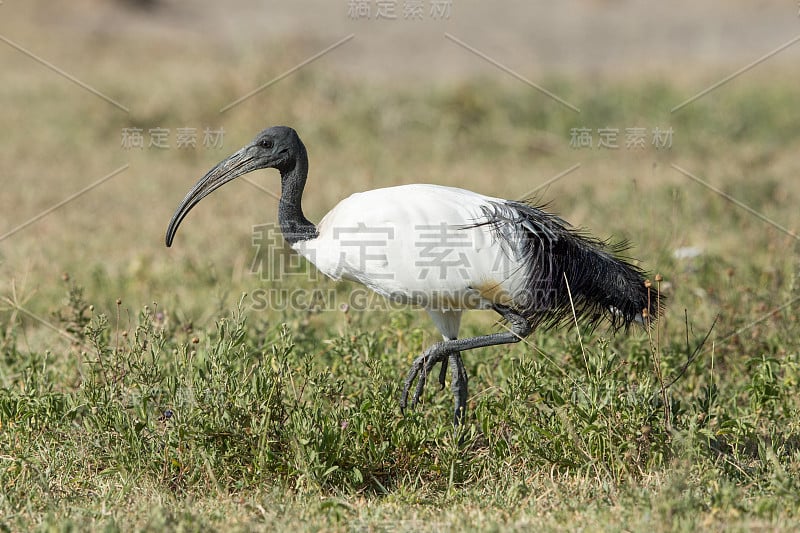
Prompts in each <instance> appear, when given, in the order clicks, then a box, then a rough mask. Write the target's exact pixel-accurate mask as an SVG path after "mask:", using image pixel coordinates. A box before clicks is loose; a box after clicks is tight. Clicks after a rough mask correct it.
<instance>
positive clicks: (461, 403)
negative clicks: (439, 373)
mask: <svg viewBox="0 0 800 533" xmlns="http://www.w3.org/2000/svg"><path fill="white" fill-rule="evenodd" d="M449 359H450V366H451V367H452V369H453V372H452V373H453V378H452V382H451V383H450V388H451V389H452V390H453V399H454V403H455V408H454V411H453V425H454V426H460V425H461V424H463V423H464V419H465V418H466V415H467V396H468V394H467V383H468V382H469V378H468V377H467V369H466V368H464V361H462V360H461V352H450V357H449ZM442 368H446V365H445V363H444V362H442Z"/></svg>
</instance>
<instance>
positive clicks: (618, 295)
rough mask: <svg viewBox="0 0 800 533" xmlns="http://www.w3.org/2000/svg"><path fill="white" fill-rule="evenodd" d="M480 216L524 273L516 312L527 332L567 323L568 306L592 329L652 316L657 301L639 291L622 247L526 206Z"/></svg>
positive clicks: (639, 278)
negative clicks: (525, 323) (603, 323)
mask: <svg viewBox="0 0 800 533" xmlns="http://www.w3.org/2000/svg"><path fill="white" fill-rule="evenodd" d="M484 214H485V215H486V217H487V222H484V223H483V224H486V225H489V226H491V227H492V228H493V230H494V233H495V236H496V237H497V238H498V239H501V240H503V241H504V242H505V243H506V244H507V245H508V248H509V249H510V250H511V251H512V253H513V254H514V256H516V258H518V260H520V262H521V263H522V264H523V265H525V266H524V268H526V269H527V272H526V275H525V279H526V283H525V291H524V294H525V298H524V299H523V300H522V301H517V302H516V306H517V307H518V309H516V310H517V311H518V312H519V313H520V314H521V315H522V316H524V317H525V318H526V319H527V320H528V321H529V322H530V324H531V325H532V326H534V327H537V326H543V327H546V328H548V327H554V326H558V325H560V324H563V323H564V322H565V321H569V322H572V309H573V306H574V309H575V314H576V315H577V317H578V319H579V320H581V319H582V320H583V321H585V322H588V323H590V324H592V325H595V324H597V323H598V322H599V321H600V320H601V319H602V318H604V317H605V318H608V319H609V320H610V322H611V324H612V326H613V327H615V328H618V327H622V326H624V327H628V326H629V325H630V324H631V322H642V323H647V322H648V320H654V319H655V318H656V317H657V316H658V314H659V309H658V303H657V302H660V301H662V300H663V297H662V298H660V299H659V298H658V297H657V295H656V292H655V290H654V289H651V288H648V287H646V286H645V273H644V271H642V270H641V269H640V268H639V267H637V266H635V265H633V264H631V263H630V262H629V261H628V260H626V259H625V258H624V257H622V256H621V255H620V254H622V253H623V252H624V251H625V250H626V249H627V244H626V243H624V242H623V243H619V244H616V245H610V244H609V243H608V242H606V241H601V240H598V239H594V238H592V237H589V236H588V235H585V234H584V233H582V232H580V231H577V230H575V229H573V228H571V227H570V226H569V224H568V223H567V222H565V221H564V220H562V219H561V218H559V217H558V216H556V215H553V214H550V213H547V212H546V211H544V210H542V208H541V207H538V206H535V205H533V204H530V203H526V202H513V201H506V202H504V203H500V202H493V203H491V204H490V205H489V206H487V207H485V208H484ZM483 224H482V225H483ZM570 295H571V296H572V299H571V301H570ZM645 310H646V311H647V312H646V313H644V311H645ZM643 313H644V314H643ZM644 315H647V316H649V318H647V317H645V316H644Z"/></svg>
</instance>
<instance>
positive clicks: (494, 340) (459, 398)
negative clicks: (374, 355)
mask: <svg viewBox="0 0 800 533" xmlns="http://www.w3.org/2000/svg"><path fill="white" fill-rule="evenodd" d="M494 310H495V311H497V312H498V313H500V314H501V315H502V316H503V318H505V319H506V320H508V322H509V323H510V324H511V327H510V328H509V329H510V331H503V332H500V333H491V334H489V335H481V336H479V337H470V338H466V339H452V340H446V341H442V342H438V343H436V344H434V345H433V346H430V347H429V348H428V349H427V350H425V352H424V353H423V354H422V355H420V356H419V357H417V358H416V359H415V360H414V363H413V364H412V365H411V369H410V370H409V372H408V376H406V379H405V381H404V383H403V393H402V395H401V397H400V410H401V411H405V408H406V405H407V403H408V390H409V389H410V388H411V384H412V383H413V382H414V379H417V386H416V389H415V390H414V396H412V398H411V406H412V407H414V406H415V405H416V404H417V402H418V401H419V398H420V396H421V395H422V390H423V389H424V388H425V382H426V381H427V374H428V372H430V371H431V370H432V369H433V366H434V365H435V364H436V363H438V362H444V361H446V360H448V359H449V363H450V366H451V367H452V372H453V381H452V387H453V396H454V397H455V404H456V405H455V416H454V422H455V423H456V424H458V423H460V422H463V420H464V416H465V413H466V407H467V373H466V370H465V369H464V363H463V361H462V360H461V354H460V353H459V352H461V351H464V350H472V349H473V348H482V347H484V346H495V345H498V344H511V343H515V342H519V341H520V340H521V339H523V338H524V337H526V336H528V335H529V334H530V332H531V325H530V324H529V323H528V321H527V320H526V319H525V317H523V316H522V315H520V314H519V313H517V312H516V311H514V310H512V309H510V308H508V307H505V306H501V305H496V306H494ZM443 364H444V363H443ZM442 379H443V376H442V374H441V372H440V374H439V381H440V382H441V381H442Z"/></svg>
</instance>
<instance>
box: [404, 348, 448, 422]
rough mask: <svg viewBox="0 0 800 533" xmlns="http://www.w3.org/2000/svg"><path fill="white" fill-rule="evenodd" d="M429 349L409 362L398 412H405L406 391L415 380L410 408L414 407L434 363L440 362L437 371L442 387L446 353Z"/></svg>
mask: <svg viewBox="0 0 800 533" xmlns="http://www.w3.org/2000/svg"><path fill="white" fill-rule="evenodd" d="M429 352H431V350H428V351H426V352H425V353H423V354H422V355H420V356H419V357H417V358H416V359H414V362H413V363H411V368H410V369H409V371H408V375H407V376H406V379H405V381H404V382H403V394H402V395H401V397H400V412H402V413H403V414H405V410H406V406H407V405H408V391H409V389H410V388H411V384H412V383H413V382H414V380H415V379H416V380H417V386H416V387H415V388H414V394H413V396H411V408H412V409H413V408H414V407H416V405H417V403H418V402H419V399H420V397H421V396H422V391H423V390H424V389H425V383H427V381H428V374H429V373H430V372H431V371H432V370H433V367H434V366H436V363H438V362H441V363H442V370H441V371H440V372H439V383H440V384H441V385H442V388H444V381H445V377H446V373H447V354H436V353H429Z"/></svg>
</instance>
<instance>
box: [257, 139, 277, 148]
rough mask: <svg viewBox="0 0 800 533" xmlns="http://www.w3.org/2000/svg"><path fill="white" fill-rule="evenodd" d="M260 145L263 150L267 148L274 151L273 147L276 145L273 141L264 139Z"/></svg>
mask: <svg viewBox="0 0 800 533" xmlns="http://www.w3.org/2000/svg"><path fill="white" fill-rule="evenodd" d="M258 144H260V145H261V147H262V148H266V149H267V150H270V149H272V147H273V146H274V145H275V143H274V142H273V141H272V139H262V141H261V142H260V143H258Z"/></svg>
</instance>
